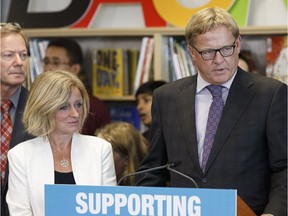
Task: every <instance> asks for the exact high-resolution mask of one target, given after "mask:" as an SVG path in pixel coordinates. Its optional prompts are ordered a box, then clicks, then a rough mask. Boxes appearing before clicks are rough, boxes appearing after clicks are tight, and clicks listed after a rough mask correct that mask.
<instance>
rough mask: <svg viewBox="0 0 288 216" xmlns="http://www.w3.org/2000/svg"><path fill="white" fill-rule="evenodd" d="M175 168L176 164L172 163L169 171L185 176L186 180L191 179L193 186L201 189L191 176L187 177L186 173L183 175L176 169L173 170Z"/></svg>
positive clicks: (168, 167)
mask: <svg viewBox="0 0 288 216" xmlns="http://www.w3.org/2000/svg"><path fill="white" fill-rule="evenodd" d="M175 166H176V163H173V162H172V163H170V166H167V169H168V170H169V171H172V172H174V173H176V174H178V175H181V176H183V177H184V178H187V179H189V180H190V181H192V182H193V184H194V186H195V187H196V188H199V186H198V184H197V183H196V181H195V180H194V179H193V178H191V177H190V176H188V175H186V174H184V173H182V172H179V171H178V170H175V169H173V168H172V167H175Z"/></svg>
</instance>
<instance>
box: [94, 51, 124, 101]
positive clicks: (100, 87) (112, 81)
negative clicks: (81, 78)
mask: <svg viewBox="0 0 288 216" xmlns="http://www.w3.org/2000/svg"><path fill="white" fill-rule="evenodd" d="M123 61H124V56H123V50H122V49H93V50H92V91H93V95H95V96H123V95H124V63H123Z"/></svg>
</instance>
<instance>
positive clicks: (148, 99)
mask: <svg viewBox="0 0 288 216" xmlns="http://www.w3.org/2000/svg"><path fill="white" fill-rule="evenodd" d="M136 104H137V110H138V113H139V116H140V119H141V121H142V123H143V124H144V125H145V126H147V127H149V126H150V125H151V122H152V115H151V106H152V95H151V94H147V93H141V94H139V95H137V97H136Z"/></svg>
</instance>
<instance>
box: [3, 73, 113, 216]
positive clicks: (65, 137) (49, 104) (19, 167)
mask: <svg viewBox="0 0 288 216" xmlns="http://www.w3.org/2000/svg"><path fill="white" fill-rule="evenodd" d="M88 110H89V97H88V94H87V91H86V89H85V86H84V85H83V83H82V81H81V80H80V79H79V78H78V77H77V76H75V75H74V74H72V73H70V72H66V71H60V70H56V71H49V72H46V73H42V74H40V75H39V76H38V77H37V78H36V79H35V80H34V82H33V84H32V87H31V91H30V94H29V97H28V100H27V104H26V107H25V110H24V114H23V123H24V125H25V127H26V130H27V131H28V132H29V133H30V134H32V135H34V136H35V137H36V138H34V139H31V140H28V141H25V142H22V143H20V144H18V145H17V146H15V147H14V148H13V149H11V150H10V151H9V152H8V161H9V169H10V173H9V188H8V192H7V203H8V207H9V212H10V215H27V216H28V215H44V185H45V184H77V185H116V175H115V168H114V162H113V152H112V147H111V144H110V143H109V142H107V141H105V140H103V139H100V138H98V137H95V136H88V135H82V134H79V133H78V131H79V130H80V129H81V128H82V126H83V123H84V121H85V119H86V117H87V115H88Z"/></svg>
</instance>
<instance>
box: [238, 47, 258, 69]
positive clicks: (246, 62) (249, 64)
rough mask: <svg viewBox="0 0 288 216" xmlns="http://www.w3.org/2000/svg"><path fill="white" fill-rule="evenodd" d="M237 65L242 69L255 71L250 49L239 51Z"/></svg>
mask: <svg viewBox="0 0 288 216" xmlns="http://www.w3.org/2000/svg"><path fill="white" fill-rule="evenodd" d="M238 66H239V67H240V68H242V69H243V70H244V71H247V72H251V73H257V68H256V65H255V61H254V59H253V56H252V53H251V51H249V50H241V51H240V53H239V62H238Z"/></svg>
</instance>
